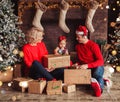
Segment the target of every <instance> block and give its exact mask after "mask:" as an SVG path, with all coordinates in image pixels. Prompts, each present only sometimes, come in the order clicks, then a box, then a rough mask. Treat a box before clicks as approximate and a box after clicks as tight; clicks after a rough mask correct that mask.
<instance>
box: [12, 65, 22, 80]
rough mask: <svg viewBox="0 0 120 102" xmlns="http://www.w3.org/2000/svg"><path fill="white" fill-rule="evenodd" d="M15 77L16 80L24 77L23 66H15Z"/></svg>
mask: <svg viewBox="0 0 120 102" xmlns="http://www.w3.org/2000/svg"><path fill="white" fill-rule="evenodd" d="M13 77H14V78H17V77H22V73H21V64H16V65H14V68H13Z"/></svg>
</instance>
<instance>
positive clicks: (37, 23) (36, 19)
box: [32, 2, 47, 31]
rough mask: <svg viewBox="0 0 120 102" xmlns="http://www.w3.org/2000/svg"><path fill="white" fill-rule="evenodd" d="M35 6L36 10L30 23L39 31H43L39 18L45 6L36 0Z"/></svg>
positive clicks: (45, 8)
mask: <svg viewBox="0 0 120 102" xmlns="http://www.w3.org/2000/svg"><path fill="white" fill-rule="evenodd" d="M36 8H37V10H36V13H35V16H34V18H33V21H32V25H33V26H34V27H37V28H39V29H40V30H41V31H44V28H43V26H42V24H41V18H42V15H43V13H44V12H45V11H46V10H47V7H46V6H45V5H44V4H42V3H40V2H37V3H36Z"/></svg>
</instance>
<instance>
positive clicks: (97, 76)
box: [91, 66, 104, 89]
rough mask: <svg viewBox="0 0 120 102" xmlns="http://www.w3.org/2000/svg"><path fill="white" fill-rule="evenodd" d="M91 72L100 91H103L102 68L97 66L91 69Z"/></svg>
mask: <svg viewBox="0 0 120 102" xmlns="http://www.w3.org/2000/svg"><path fill="white" fill-rule="evenodd" d="M91 71H92V77H93V78H95V79H96V80H97V81H98V83H99V84H100V87H101V89H103V88H104V80H103V74H104V67H103V66H98V67H97V68H92V69H91Z"/></svg>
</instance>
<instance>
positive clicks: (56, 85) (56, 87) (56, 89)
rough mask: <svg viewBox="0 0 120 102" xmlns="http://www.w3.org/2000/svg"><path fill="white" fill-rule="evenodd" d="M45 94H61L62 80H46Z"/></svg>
mask: <svg viewBox="0 0 120 102" xmlns="http://www.w3.org/2000/svg"><path fill="white" fill-rule="evenodd" d="M46 92H47V95H55V94H62V81H61V80H60V81H48V84H47V89H46Z"/></svg>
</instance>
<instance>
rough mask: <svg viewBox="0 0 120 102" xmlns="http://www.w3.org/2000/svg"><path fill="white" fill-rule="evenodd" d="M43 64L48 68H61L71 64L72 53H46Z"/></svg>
mask: <svg viewBox="0 0 120 102" xmlns="http://www.w3.org/2000/svg"><path fill="white" fill-rule="evenodd" d="M43 65H44V67H46V68H61V67H68V66H70V55H53V54H50V55H45V56H44V57H43Z"/></svg>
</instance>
